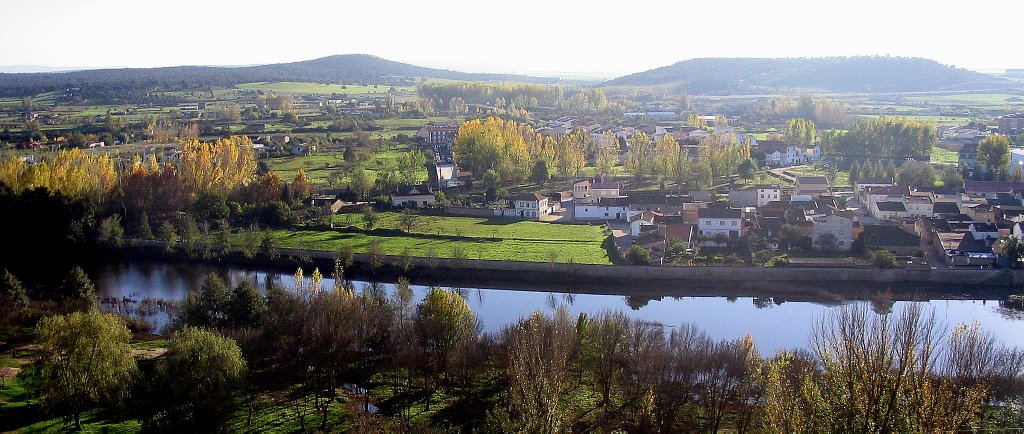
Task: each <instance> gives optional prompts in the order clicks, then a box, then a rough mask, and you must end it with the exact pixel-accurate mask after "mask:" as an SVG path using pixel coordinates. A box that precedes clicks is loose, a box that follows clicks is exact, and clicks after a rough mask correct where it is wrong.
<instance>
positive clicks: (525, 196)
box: [512, 193, 548, 202]
mask: <svg viewBox="0 0 1024 434" xmlns="http://www.w3.org/2000/svg"><path fill="white" fill-rule="evenodd" d="M547 198H548V197H547V196H544V195H540V194H537V193H519V194H517V195H515V196H513V197H512V200H526V201H530V202H540V201H542V200H545V199H547Z"/></svg>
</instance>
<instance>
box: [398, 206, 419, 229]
mask: <svg viewBox="0 0 1024 434" xmlns="http://www.w3.org/2000/svg"><path fill="white" fill-rule="evenodd" d="M419 218H420V216H419V215H417V214H416V212H415V211H413V210H412V209H411V208H405V209H403V210H402V214H401V215H399V216H398V226H400V227H401V228H402V229H404V230H405V231H406V232H412V230H413V229H414V228H415V227H416V225H417V224H419Z"/></svg>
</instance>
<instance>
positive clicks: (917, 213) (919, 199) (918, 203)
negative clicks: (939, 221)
mask: <svg viewBox="0 0 1024 434" xmlns="http://www.w3.org/2000/svg"><path fill="white" fill-rule="evenodd" d="M903 205H904V206H905V207H906V208H907V214H908V215H909V216H910V217H914V218H916V217H925V218H932V217H933V216H934V215H935V212H934V211H933V209H934V208H933V203H932V198H931V196H929V195H923V194H913V195H910V196H909V197H906V198H904V199H903Z"/></svg>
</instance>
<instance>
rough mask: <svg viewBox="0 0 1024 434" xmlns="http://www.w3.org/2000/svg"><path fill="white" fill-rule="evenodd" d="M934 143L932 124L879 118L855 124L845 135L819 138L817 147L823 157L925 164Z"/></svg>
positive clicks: (897, 118) (933, 126) (832, 133)
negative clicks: (824, 154)
mask: <svg viewBox="0 0 1024 434" xmlns="http://www.w3.org/2000/svg"><path fill="white" fill-rule="evenodd" d="M937 140H938V136H937V134H936V130H935V125H934V124H931V123H926V122H920V121H915V120H910V119H906V118H901V117H895V118H894V117H885V116H883V117H879V118H876V119H871V120H865V121H861V122H858V123H856V124H854V125H853V126H851V127H850V129H849V131H847V132H845V133H841V132H836V131H832V132H831V133H829V134H823V135H822V136H821V145H822V146H823V147H824V148H823V150H824V151H825V152H826V153H827V154H829V155H836V156H842V157H849V158H887V159H895V160H903V159H906V158H910V159H914V160H923V161H927V160H928V158H929V155H930V153H931V149H932V146H934V145H935V143H936V141H937Z"/></svg>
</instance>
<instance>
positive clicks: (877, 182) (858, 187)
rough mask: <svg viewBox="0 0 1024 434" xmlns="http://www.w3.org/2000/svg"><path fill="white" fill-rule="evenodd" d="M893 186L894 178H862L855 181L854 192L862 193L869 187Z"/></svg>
mask: <svg viewBox="0 0 1024 434" xmlns="http://www.w3.org/2000/svg"><path fill="white" fill-rule="evenodd" d="M892 186H893V183H892V178H861V179H858V180H857V181H856V182H854V183H853V192H854V193H856V194H858V195H860V194H862V193H864V190H866V189H868V188H875V187H892Z"/></svg>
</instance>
